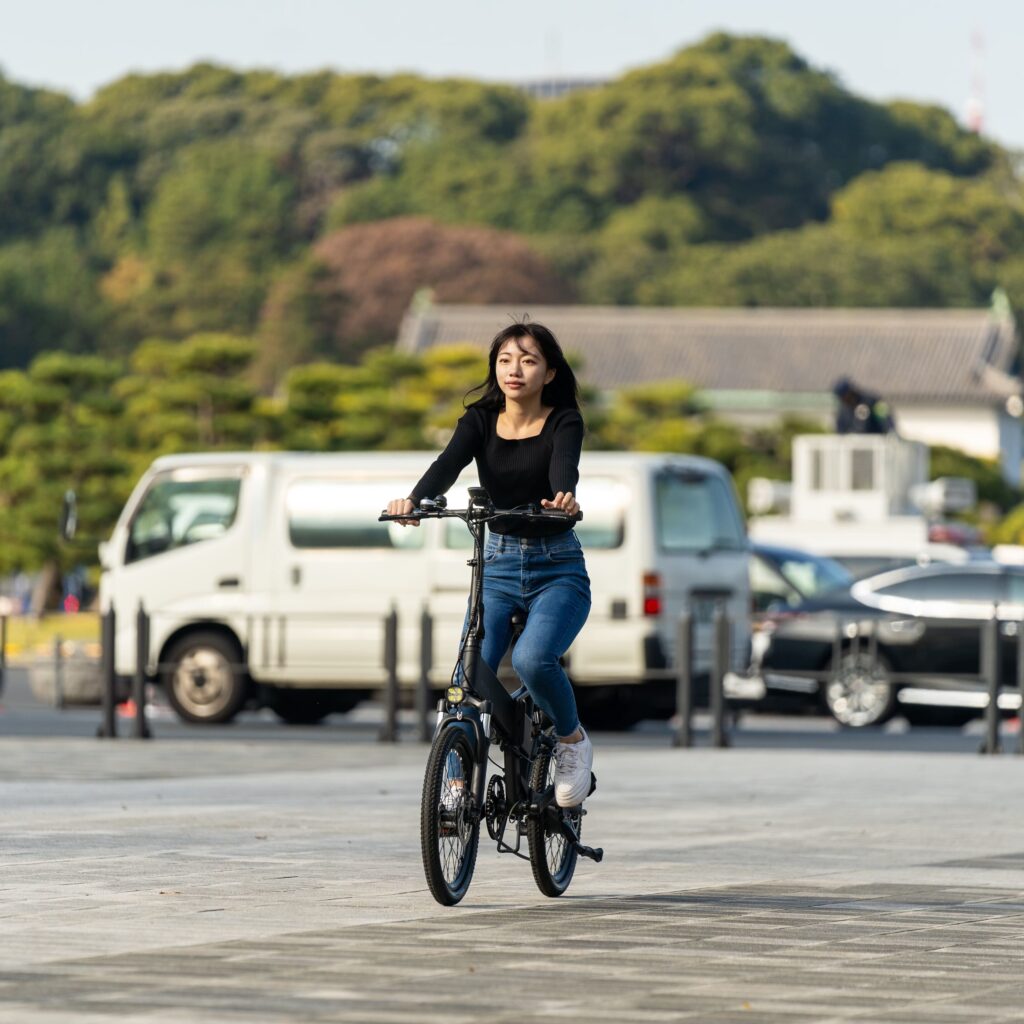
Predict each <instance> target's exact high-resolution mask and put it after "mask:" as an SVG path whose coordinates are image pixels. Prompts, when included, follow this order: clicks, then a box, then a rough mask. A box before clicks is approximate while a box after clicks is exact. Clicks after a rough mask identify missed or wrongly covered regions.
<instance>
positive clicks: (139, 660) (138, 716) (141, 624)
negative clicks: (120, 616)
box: [132, 601, 152, 740]
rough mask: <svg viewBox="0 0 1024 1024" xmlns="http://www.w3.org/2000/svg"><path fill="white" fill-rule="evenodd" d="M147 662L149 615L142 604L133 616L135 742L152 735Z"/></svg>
mask: <svg viewBox="0 0 1024 1024" xmlns="http://www.w3.org/2000/svg"><path fill="white" fill-rule="evenodd" d="M148 662H149V615H148V614H147V613H146V609H145V607H143V604H142V602H141V601H140V602H139V610H138V613H137V614H136V616H135V675H134V676H133V677H132V702H133V703H134V704H135V719H134V721H133V723H132V736H134V737H135V739H137V740H148V739H149V738H150V736H152V733H151V732H150V731H149V724H148V723H147V721H146V665H147V663H148Z"/></svg>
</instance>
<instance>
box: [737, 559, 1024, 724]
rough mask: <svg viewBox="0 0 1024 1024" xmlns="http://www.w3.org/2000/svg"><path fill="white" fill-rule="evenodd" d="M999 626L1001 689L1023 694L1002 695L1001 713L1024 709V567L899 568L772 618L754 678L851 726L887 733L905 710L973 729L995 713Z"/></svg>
mask: <svg viewBox="0 0 1024 1024" xmlns="http://www.w3.org/2000/svg"><path fill="white" fill-rule="evenodd" d="M993 617H995V618H998V620H999V622H1000V627H999V633H1000V637H1001V654H1002V657H1001V677H1000V679H1001V685H1002V687H1004V688H1005V689H1006V690H1007V691H1009V690H1011V689H1013V691H1014V692H1004V693H1001V695H1000V707H1002V708H1014V707H1019V706H1020V698H1019V694H1018V692H1017V691H1016V678H1017V676H1016V673H1017V643H1018V639H1017V638H1018V633H1019V631H1020V629H1021V627H1022V622H1024V566H1007V565H1000V564H998V563H995V562H970V563H966V564H963V565H948V564H932V565H929V566H924V567H912V568H906V569H897V570H895V571H892V572H886V573H882V574H880V575H878V576H873V577H870V578H869V579H866V580H861V581H859V582H857V583H855V584H854V585H853V586H852V587H851V588H849V589H846V588H842V589H837V590H835V591H832V592H830V593H825V594H821V595H819V596H818V597H814V598H810V599H808V600H806V601H803V602H801V603H799V604H796V605H794V606H791V607H788V608H785V609H777V610H775V611H772V612H769V613H768V614H767V615H766V618H765V621H764V622H763V623H762V628H761V631H760V633H759V634H757V635H756V637H755V643H754V670H755V671H756V672H759V673H760V675H761V677H762V679H763V680H764V683H765V686H766V689H767V692H768V694H780V693H784V694H788V695H790V696H791V697H793V698H795V699H797V700H798V701H802V702H803V703H805V704H814V703H819V702H820V703H822V704H823V705H824V706H825V707H826V708H827V710H828V711H829V712H831V714H832V715H833V716H834V717H835V718H836V720H837V721H839V722H840V723H841V724H843V725H846V726H852V727H860V726H870V725H879V724H881V723H882V722H884V721H886V720H887V719H888V718H890V717H891V716H892V715H893V714H894V713H895V712H896V710H897V708H899V709H900V710H901V711H902V713H903V714H905V715H906V716H907V717H908V718H909V719H910V720H911V721H933V722H938V721H943V722H947V723H949V724H954V723H958V722H959V723H963V722H965V721H967V720H968V719H970V718H972V717H974V716H976V715H977V714H979V713H980V712H981V711H982V710H983V709H984V707H985V706H986V704H987V700H988V698H987V695H986V692H985V688H984V685H983V684H982V683H981V682H980V680H979V676H980V672H981V634H982V628H983V626H984V623H985V622H986V621H987V620H990V619H992V618H993ZM856 623H860V624H861V625H860V626H859V627H858V626H856V625H855V624H856ZM837 630H839V631H840V637H839V640H838V646H839V652H840V653H839V659H838V664H833V662H834V660H835V659H834V651H835V649H836V645H837ZM871 633H873V634H874V637H875V640H874V642H871V641H869V640H868V639H867V635H870V634H871ZM908 677H909V678H908Z"/></svg>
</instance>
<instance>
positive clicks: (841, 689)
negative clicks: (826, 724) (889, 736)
mask: <svg viewBox="0 0 1024 1024" xmlns="http://www.w3.org/2000/svg"><path fill="white" fill-rule="evenodd" d="M890 672H891V667H890V665H889V662H888V660H887V659H886V658H885V656H884V655H882V654H878V655H877V657H876V658H875V659H874V660H872V659H871V657H870V656H869V655H868V653H867V651H863V650H862V651H859V652H857V653H856V654H855V653H854V652H853V651H850V650H846V651H843V653H842V655H841V656H840V659H839V665H838V668H837V669H836V671H835V672H834V673H833V674H832V676H831V677H830V678H829V679H826V680H825V682H824V683H822V687H821V695H822V700H823V701H824V703H825V707H827V708H828V710H829V713H830V714H831V715H832V717H833V718H834V719H835V720H836V721H837V722H838V723H839V724H840V725H842V726H845V727H846V728H848V729H863V728H867V727H869V726H872V725H881V724H882V723H883V722H887V721H888V720H889V719H890V718H892V716H893V713H894V711H895V710H896V687H895V686H894V685H893V684H892V682H891V681H890Z"/></svg>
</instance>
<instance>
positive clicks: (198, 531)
mask: <svg viewBox="0 0 1024 1024" xmlns="http://www.w3.org/2000/svg"><path fill="white" fill-rule="evenodd" d="M241 486H242V481H241V480H240V479H239V478H238V477H230V478H220V477H201V478H198V479H196V478H194V477H193V478H188V477H177V478H175V477H173V476H172V477H164V478H163V479H157V480H156V481H155V482H154V483H153V484H152V486H150V488H149V490H148V491H146V494H145V497H143V499H142V502H141V504H140V505H139V507H138V509H137V510H136V512H135V515H134V516H133V517H132V522H131V526H130V527H129V530H128V551H127V554H126V557H125V562H126V563H128V562H138V561H141V560H142V559H144V558H152V557H153V555H160V554H163V553H164V552H165V551H172V550H174V549H175V548H181V547H186V546H187V545H189V544H197V543H199V542H200V541H204V540H212V539H213V538H214V537H220V536H222V535H223V534H225V533H227V531H228V530H229V529H231V526H232V524H233V523H234V521H235V514H236V513H237V511H238V494H239V491H240V489H241Z"/></svg>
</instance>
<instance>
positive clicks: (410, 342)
mask: <svg viewBox="0 0 1024 1024" xmlns="http://www.w3.org/2000/svg"><path fill="white" fill-rule="evenodd" d="M529 314H530V317H531V319H533V320H536V321H538V322H540V323H543V324H545V325H546V326H548V327H550V328H551V329H552V330H553V331H554V332H555V334H556V335H557V337H558V339H559V341H560V342H561V343H562V347H563V348H564V349H565V350H566V351H567V352H568V353H570V354H572V355H574V356H575V357H576V359H578V360H579V361H580V364H581V366H582V372H581V373H580V376H581V377H582V378H583V379H584V380H585V381H586V382H587V383H588V384H591V385H593V386H595V387H598V388H602V389H613V388H618V387H628V386H631V385H635V384H642V383H648V382H652V381H659V380H666V379H670V378H683V379H685V380H688V381H690V382H691V383H693V384H694V385H696V386H697V387H700V388H703V389H705V390H726V389H728V390H737V391H744V390H749V391H776V392H811V393H819V394H820V393H823V392H828V391H829V390H830V389H831V387H832V383H833V382H834V381H835V380H836V379H837V378H839V377H850V378H852V379H853V380H854V381H855V382H856V383H857V384H858V385H860V386H861V387H864V388H867V389H869V390H872V391H876V392H879V393H881V394H883V395H885V396H886V397H887V398H890V399H893V400H901V399H902V400H904V401H905V400H907V399H910V400H913V401H922V400H943V401H951V402H976V401H984V402H996V401H1001V400H1002V399H1003V398H1005V397H1006V396H1007V395H1008V394H1011V393H1012V394H1016V393H1019V392H1020V380H1019V378H1018V376H1017V369H1018V367H1017V349H1018V342H1019V339H1018V335H1017V330H1016V325H1015V323H1014V321H1013V319H1012V318H1011V317H1009V316H1008V315H1004V316H995V315H993V314H992V313H990V311H989V310H987V309H687V308H682V309H662V308H659V309H654V308H643V307H617V306H541V307H534V308H533V309H530V310H529ZM520 316H522V311H521V310H513V309H507V308H505V307H503V306H454V305H452V306H446V305H438V306H428V307H426V308H422V309H419V310H416V311H414V312H410V313H409V314H408V315H407V317H406V319H405V322H404V323H403V325H402V330H401V335H400V337H399V341H398V345H399V348H400V349H402V350H404V351H407V352H422V351H425V350H426V349H428V348H430V347H432V346H434V345H445V344H455V343H458V342H472V343H477V344H480V345H481V346H484V345H486V344H487V343H488V342H489V341H490V339H491V338H492V337H493V336H494V335H495V334H496V333H497V332H498V331H499V330H501V328H502V327H505V326H507V325H508V324H509V323H510V322H511V320H512V319H513V317H516V318H518V317H520Z"/></svg>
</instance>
